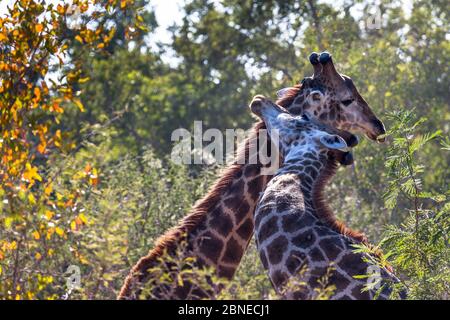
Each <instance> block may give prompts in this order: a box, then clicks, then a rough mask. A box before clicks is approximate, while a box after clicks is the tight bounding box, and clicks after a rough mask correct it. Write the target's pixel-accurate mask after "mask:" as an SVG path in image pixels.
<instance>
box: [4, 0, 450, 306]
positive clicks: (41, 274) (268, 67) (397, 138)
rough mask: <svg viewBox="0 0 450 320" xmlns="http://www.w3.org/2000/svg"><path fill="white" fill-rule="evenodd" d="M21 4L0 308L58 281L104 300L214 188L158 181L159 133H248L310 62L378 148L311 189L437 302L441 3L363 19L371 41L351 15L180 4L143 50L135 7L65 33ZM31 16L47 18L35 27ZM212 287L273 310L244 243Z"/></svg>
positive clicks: (336, 9) (443, 199)
mask: <svg viewBox="0 0 450 320" xmlns="http://www.w3.org/2000/svg"><path fill="white" fill-rule="evenodd" d="M37 2H38V1H31V0H27V1H17V3H16V5H15V6H13V7H12V10H13V13H14V12H17V14H16V15H14V14H13V13H12V14H11V13H9V14H8V13H5V16H2V17H0V18H1V19H0V56H1V58H2V59H1V61H0V75H1V81H2V83H1V86H0V96H1V98H0V106H1V121H2V123H1V124H2V126H1V129H2V130H1V135H2V136H1V139H0V146H1V148H2V158H1V168H0V177H1V179H2V180H1V181H2V184H1V186H0V190H1V192H0V197H1V201H0V211H1V212H0V224H1V227H0V298H6V299H13V298H14V299H15V298H17V299H51V298H60V297H62V296H63V295H64V294H65V293H66V292H67V287H66V278H67V274H65V271H66V270H67V268H68V266H70V265H77V266H79V267H80V268H81V282H82V286H81V289H78V290H74V291H73V292H72V293H71V294H70V295H69V298H83V299H113V298H115V296H116V295H117V292H118V290H119V288H120V286H121V284H122V282H123V279H124V277H125V275H126V274H127V272H128V271H129V268H130V267H131V266H132V265H133V264H134V263H135V262H136V261H137V260H138V259H139V258H140V257H141V256H143V255H144V254H146V253H147V252H148V250H149V249H151V247H152V246H153V241H154V240H155V239H156V238H157V237H158V236H159V235H161V234H162V233H163V232H164V231H165V230H167V229H168V228H169V227H170V226H173V225H174V224H176V223H177V221H178V220H179V219H180V218H181V217H182V216H184V215H185V214H186V213H187V211H188V210H189V208H191V206H192V205H193V203H194V202H195V200H197V199H198V198H199V197H201V196H202V195H203V194H204V193H205V192H206V190H207V188H208V186H210V185H211V183H212V181H213V179H214V177H215V176H216V175H217V174H218V172H219V171H218V170H217V168H216V167H207V166H196V167H187V166H178V165H174V164H172V163H170V161H169V160H168V155H169V154H170V150H171V148H172V142H171V141H170V135H171V132H172V131H173V130H174V129H177V128H180V127H183V128H187V129H191V128H192V125H193V121H194V120H202V121H203V125H204V129H207V128H210V127H214V128H218V129H220V130H223V129H226V128H243V129H245V128H248V127H249V126H250V125H251V123H252V119H251V117H250V116H249V114H248V111H247V108H246V107H245V106H246V105H247V104H248V102H249V100H250V98H251V96H252V95H254V94H256V93H261V94H265V95H267V96H270V97H274V94H275V92H276V91H277V90H278V89H280V88H282V87H285V86H290V85H292V84H294V83H295V82H297V81H298V80H300V79H302V78H303V77H304V76H309V75H310V74H311V73H312V68H311V66H310V64H309V62H308V61H307V59H306V57H307V56H308V55H309V53H311V52H312V51H320V50H329V51H330V52H331V53H332V54H333V57H334V60H335V62H336V64H337V68H338V70H339V71H340V72H343V73H345V74H348V75H350V76H351V77H352V78H353V80H354V82H355V85H356V86H357V87H358V89H359V91H360V92H361V94H362V96H363V97H364V98H365V99H366V100H367V101H368V103H369V105H370V106H371V108H372V109H373V110H374V111H375V113H376V114H377V115H378V116H379V117H380V118H381V119H383V121H384V122H385V124H386V127H387V129H388V130H389V135H390V136H389V137H388V141H389V145H388V146H386V145H381V144H380V145H375V144H373V143H372V142H369V141H367V139H361V141H360V144H359V145H358V146H357V148H355V150H354V155H355V165H354V166H352V167H351V168H350V169H347V168H342V169H340V170H339V172H338V174H337V176H336V177H335V178H334V180H333V182H332V184H331V185H330V186H328V191H329V192H328V194H329V202H330V205H331V206H332V207H333V209H334V211H335V212H336V213H337V215H338V216H339V218H341V219H342V220H344V221H345V222H346V223H347V224H349V225H350V226H351V227H353V228H356V229H360V230H362V231H364V232H365V233H366V234H367V235H368V238H369V240H370V241H371V242H373V243H378V242H380V241H381V247H382V248H383V249H384V251H385V252H386V255H387V257H388V260H390V262H391V263H392V264H393V266H394V268H395V270H396V272H397V273H398V274H399V276H400V278H401V280H402V283H401V286H402V287H406V288H407V289H408V290H409V292H410V294H411V297H412V298H420V299H422V298H423V299H431V298H438V299H444V298H445V299H448V298H449V291H450V290H449V280H448V279H449V268H448V261H450V260H449V252H448V247H449V243H448V233H449V200H448V198H449V196H450V191H449V187H448V186H450V170H449V164H450V156H449V149H450V138H449V137H450V126H449V123H450V108H449V104H448V101H450V95H449V90H448V88H449V87H450V82H449V78H448V74H449V66H450V61H449V59H450V43H449V41H448V30H449V29H450V28H449V20H448V12H447V11H448V5H447V3H446V2H445V1H432V2H430V1H425V0H417V1H413V2H412V8H411V12H410V13H409V14H406V12H405V10H404V9H405V8H404V6H403V1H400V0H396V1H385V0H383V1H380V5H379V6H378V9H380V10H381V12H382V14H383V21H382V26H381V28H380V29H370V28H368V27H367V24H366V18H367V14H368V13H369V12H371V9H374V6H373V5H372V4H371V3H370V2H365V1H363V2H361V1H353V0H351V1H345V3H343V4H342V5H341V4H330V3H329V2H322V1H320V2H319V1H304V2H299V1H284V0H283V1H281V0H271V1H250V0H249V1H236V0H226V1H225V0H224V1H220V2H218V1H209V0H191V1H186V3H184V7H183V14H184V15H183V19H182V21H181V22H180V23H179V25H176V26H174V27H172V28H170V30H169V31H170V32H171V34H172V41H171V42H170V43H168V44H164V45H163V44H158V45H157V46H153V45H152V46H150V45H149V43H148V40H149V39H152V38H153V37H154V36H155V30H157V29H156V27H157V23H156V19H155V16H154V13H153V12H152V11H151V4H152V3H151V2H150V5H149V6H146V7H145V8H142V5H143V4H144V3H147V2H146V1H128V0H127V1H125V0H124V1H119V0H114V1H108V8H110V9H111V10H104V7H103V6H96V7H95V8H96V9H95V10H94V11H96V12H98V14H96V15H93V14H92V11H90V10H85V9H84V8H83V9H82V10H80V12H81V16H80V19H81V21H82V23H81V24H80V27H79V28H78V29H73V28H72V29H71V28H69V26H68V23H70V22H71V20H73V19H75V18H76V17H74V16H73V12H72V11H71V10H69V7H68V5H64V6H62V5H60V6H58V5H54V6H49V7H46V6H43V5H41V4H38V3H37ZM77 3H79V2H77ZM89 3H90V4H92V5H94V6H95V5H96V4H99V3H101V0H92V1H90V2H89ZM80 5H81V4H80ZM356 8H362V15H360V16H359V15H354V14H353V13H352V12H353V11H354V10H353V9H356ZM147 9H150V10H147ZM42 10H47V11H48V12H52V14H50V15H49V16H48V17H47V20H42V22H41V23H37V24H36V23H35V21H36V20H37V17H38V16H40V14H41V13H42ZM6 16H9V17H6ZM162 18H164V17H162ZM18 20H20V23H19V22H18ZM13 47H15V48H17V50H11V48H13ZM33 52H35V53H33ZM62 54H65V56H64V55H62ZM170 56H173V57H174V58H173V59H170V58H168V57H170ZM58 57H59V58H61V59H59V58H58ZM52 80H54V81H52ZM47 83H48V85H47ZM392 110H408V111H407V112H404V111H402V112H394V113H393V112H392ZM438 141H439V143H438ZM19 151H20V152H19ZM5 173H8V174H5ZM374 263H377V262H374ZM226 287H227V288H228V289H227V290H225V291H223V292H222V293H221V294H220V295H217V296H215V298H218V299H219V298H231V299H234V298H249V299H250V298H251V299H259V298H263V299H271V298H275V297H276V295H275V293H274V291H273V289H272V287H271V284H270V282H269V281H268V279H267V276H266V274H265V271H264V270H263V268H262V266H261V263H260V262H259V257H258V254H257V252H256V250H255V246H254V244H253V242H252V243H251V244H250V246H249V249H248V252H247V254H246V256H245V257H244V259H243V261H242V263H241V265H240V268H239V269H238V272H237V275H236V277H235V279H234V280H233V281H232V282H231V283H229V284H227V286H226ZM399 289H400V288H399ZM325 291H326V290H325Z"/></svg>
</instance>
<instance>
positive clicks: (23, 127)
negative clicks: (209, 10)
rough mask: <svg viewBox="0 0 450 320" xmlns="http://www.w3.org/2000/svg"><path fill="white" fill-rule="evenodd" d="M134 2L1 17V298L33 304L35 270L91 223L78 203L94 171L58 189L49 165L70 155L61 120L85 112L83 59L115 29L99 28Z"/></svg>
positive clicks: (84, 1) (32, 6)
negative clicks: (74, 47)
mask: <svg viewBox="0 0 450 320" xmlns="http://www.w3.org/2000/svg"><path fill="white" fill-rule="evenodd" d="M130 3H133V1H117V0H108V1H106V2H105V1H100V0H74V1H72V4H70V5H69V4H64V3H61V4H58V5H54V4H52V3H50V4H48V3H45V2H43V1H37V0H17V1H15V3H14V4H13V5H12V6H10V7H8V12H7V14H6V15H3V16H0V81H1V82H0V112H1V113H0V128H1V132H0V210H1V211H0V277H1V281H0V299H1V298H15V299H22V298H32V297H34V295H35V294H36V292H37V291H39V286H40V285H41V284H42V282H45V283H51V282H52V281H53V279H54V278H53V277H51V276H45V275H43V272H44V271H42V270H40V271H39V272H38V271H37V270H39V265H41V263H42V261H43V260H46V259H49V258H50V257H52V255H53V254H54V253H55V251H56V250H58V243H59V245H62V242H58V241H63V240H66V239H67V238H68V237H70V236H73V235H74V234H75V233H76V232H78V231H79V230H80V229H81V228H82V226H83V225H85V224H87V223H88V221H89V219H88V217H87V216H88V214H87V213H86V212H84V209H83V208H82V204H81V203H80V196H81V195H82V193H83V192H84V191H83V190H82V188H84V187H85V188H95V186H96V185H97V183H98V173H97V171H96V169H95V168H92V167H91V166H90V165H87V166H86V168H80V171H79V172H78V173H75V174H74V175H73V176H72V177H68V178H67V179H69V181H74V185H73V187H68V188H67V187H65V188H60V187H59V186H58V183H60V182H61V181H60V180H58V179H59V176H60V174H61V172H60V171H61V170H59V169H58V168H55V163H56V162H55V161H54V159H59V160H60V161H59V163H64V159H63V158H68V157H69V155H70V151H71V150H72V149H74V148H75V144H74V142H73V141H71V140H70V139H69V135H68V134H66V133H65V132H64V128H63V126H61V124H60V121H61V120H60V116H61V114H62V113H64V110H65V109H66V108H71V107H76V108H77V110H79V111H81V112H82V111H84V106H83V104H82V102H81V100H80V99H79V98H78V91H77V90H79V87H80V84H82V83H84V82H86V81H88V80H89V78H88V77H87V76H86V75H83V74H82V72H81V71H80V69H81V68H80V64H81V63H82V62H81V61H80V59H79V57H80V56H81V55H82V54H86V53H88V54H89V53H97V52H98V51H101V50H103V49H104V48H105V47H106V46H107V45H108V43H109V42H110V41H111V39H113V37H114V34H115V32H116V31H115V30H116V28H115V26H114V25H110V26H109V27H105V25H104V24H103V23H99V21H106V20H105V19H107V15H108V14H112V13H114V12H116V11H118V10H124V11H125V10H127V8H128V7H127V6H128V4H130ZM102 19H103V20H102ZM71 21H79V22H80V23H79V24H76V25H71V24H70V22H71ZM89 22H92V23H89ZM136 22H137V23H138V20H137V19H136ZM73 43H78V47H79V49H78V50H76V52H75V50H70V49H69V48H70V47H71V44H73ZM58 239H59V240H58ZM72 252H73V257H72V258H75V259H79V258H80V257H79V256H78V254H77V251H76V250H75V249H73V250H72ZM30 257H32V258H31V259H30ZM26 270H28V271H26ZM30 270H31V271H30ZM25 271H26V272H25ZM35 271H36V272H35ZM44 273H45V272H44ZM36 277H38V278H39V279H38V278H36ZM40 283H41V284H40Z"/></svg>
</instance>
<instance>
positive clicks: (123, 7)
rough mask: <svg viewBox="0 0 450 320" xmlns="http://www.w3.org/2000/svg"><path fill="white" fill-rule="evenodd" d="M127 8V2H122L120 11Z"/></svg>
mask: <svg viewBox="0 0 450 320" xmlns="http://www.w3.org/2000/svg"><path fill="white" fill-rule="evenodd" d="M126 6H127V1H126V0H121V1H120V9H125V7H126Z"/></svg>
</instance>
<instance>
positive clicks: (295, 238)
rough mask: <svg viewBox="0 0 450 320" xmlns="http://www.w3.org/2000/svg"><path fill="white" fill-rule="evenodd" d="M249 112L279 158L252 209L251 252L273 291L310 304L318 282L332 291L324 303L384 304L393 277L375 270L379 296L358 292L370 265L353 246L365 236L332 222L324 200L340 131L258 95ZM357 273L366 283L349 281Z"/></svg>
mask: <svg viewBox="0 0 450 320" xmlns="http://www.w3.org/2000/svg"><path fill="white" fill-rule="evenodd" d="M250 108H251V110H252V112H253V113H255V114H256V115H258V116H259V117H260V118H261V119H262V120H263V121H264V122H265V123H266V126H267V128H268V131H269V135H271V134H272V132H274V131H275V130H277V131H278V133H277V134H278V135H279V141H280V152H281V156H282V157H283V158H284V159H285V160H284V163H283V165H282V167H281V168H279V169H278V171H277V172H276V173H275V175H274V177H273V178H272V179H271V180H270V181H269V183H268V184H267V187H266V189H265V191H264V193H263V194H262V195H261V197H260V199H259V201H258V204H257V207H256V210H255V236H256V244H257V249H258V251H259V254H260V258H261V261H262V264H263V266H264V267H265V268H266V269H267V271H268V273H269V277H270V280H271V281H272V284H273V286H274V288H275V289H276V291H277V292H278V293H279V294H280V295H282V296H283V297H284V298H287V299H314V298H317V295H318V294H319V293H320V290H321V289H323V286H324V283H323V279H327V281H328V282H327V284H326V285H327V286H329V287H331V286H333V288H334V291H333V293H332V294H330V297H329V298H331V299H373V298H374V297H375V296H377V295H378V297H379V298H380V299H387V298H388V297H389V295H390V293H391V285H392V284H393V283H396V282H398V279H397V278H396V277H395V276H394V275H393V274H392V273H391V270H390V269H389V267H386V268H381V269H380V270H379V273H377V277H378V278H377V279H376V280H377V281H378V282H377V283H379V284H380V286H381V287H380V290H379V292H377V290H374V289H369V290H366V289H367V288H366V285H367V284H368V282H367V281H368V279H369V280H370V281H373V279H374V276H373V274H374V273H373V268H374V265H373V264H371V263H369V262H368V261H369V259H365V258H369V256H368V255H366V254H365V253H357V252H355V251H354V247H353V245H354V244H360V243H368V241H367V238H366V237H365V236H364V234H362V233H359V232H357V231H355V230H352V229H350V228H348V227H346V226H345V224H343V223H342V222H340V221H338V220H336V218H335V216H334V214H333V212H332V211H331V210H330V209H329V207H328V206H327V203H326V201H325V199H324V194H323V190H324V186H325V185H326V184H327V183H328V182H329V180H330V179H331V177H332V176H333V175H334V174H335V172H336V170H337V166H338V162H337V160H338V159H339V158H341V157H344V156H345V154H346V153H347V151H346V150H347V149H346V147H347V144H346V141H345V140H344V139H343V138H342V137H341V136H340V134H341V133H340V132H339V131H337V130H336V129H335V128H332V127H329V126H327V125H323V124H320V123H317V122H315V121H312V120H309V119H308V118H304V117H295V116H292V115H291V114H289V113H287V112H285V111H284V110H283V109H282V108H280V107H279V106H278V105H276V104H274V103H273V102H271V101H270V100H267V99H265V98H264V97H262V96H256V97H255V98H254V100H253V101H252V103H251V104H250ZM377 254H379V253H377ZM372 258H376V256H375V257H372ZM330 268H332V269H333V270H332V271H331V272H330ZM365 275H367V276H368V278H367V279H364V278H363V279H360V278H355V277H356V276H365ZM292 283H297V284H300V285H296V286H292V285H291V284H292Z"/></svg>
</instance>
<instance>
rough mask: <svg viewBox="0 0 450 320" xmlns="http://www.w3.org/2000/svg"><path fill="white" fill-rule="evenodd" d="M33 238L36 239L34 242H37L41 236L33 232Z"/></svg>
mask: <svg viewBox="0 0 450 320" xmlns="http://www.w3.org/2000/svg"><path fill="white" fill-rule="evenodd" d="M33 238H34V239H36V240H39V239H40V238H41V235H40V234H39V232H38V231H34V232H33Z"/></svg>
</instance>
